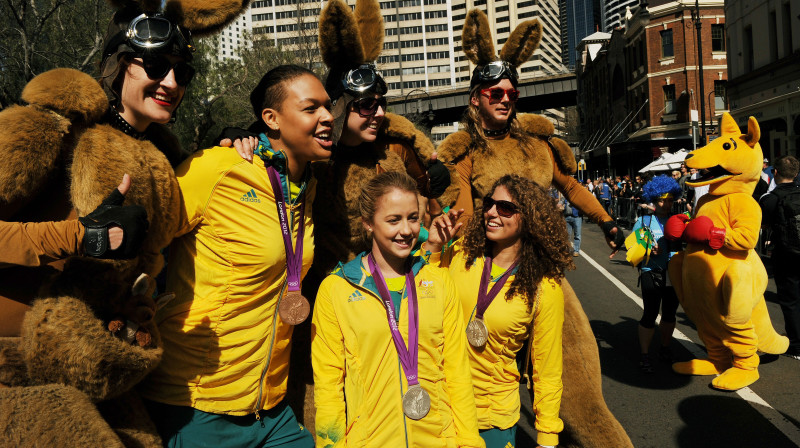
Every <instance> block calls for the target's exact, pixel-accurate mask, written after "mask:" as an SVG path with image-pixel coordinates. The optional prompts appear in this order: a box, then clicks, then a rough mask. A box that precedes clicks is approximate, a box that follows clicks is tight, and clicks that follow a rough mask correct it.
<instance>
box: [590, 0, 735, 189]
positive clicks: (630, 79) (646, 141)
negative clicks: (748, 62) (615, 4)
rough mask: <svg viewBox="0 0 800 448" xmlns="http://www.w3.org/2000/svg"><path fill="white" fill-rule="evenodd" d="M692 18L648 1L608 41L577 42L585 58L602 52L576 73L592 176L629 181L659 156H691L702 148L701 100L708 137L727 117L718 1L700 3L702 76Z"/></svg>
mask: <svg viewBox="0 0 800 448" xmlns="http://www.w3.org/2000/svg"><path fill="white" fill-rule="evenodd" d="M693 11H694V7H693V5H691V7H690V5H689V4H684V3H681V2H677V1H669V2H667V1H658V0H654V1H652V2H651V3H650V4H649V5H647V6H643V7H637V8H636V9H633V10H631V14H629V17H628V18H627V19H626V20H625V23H624V27H622V28H617V29H615V30H614V31H613V32H612V33H611V36H610V38H609V39H608V41H606V42H603V41H602V39H601V40H599V41H595V42H590V43H589V44H584V43H583V42H582V46H581V49H582V52H583V53H587V52H588V49H589V47H590V44H593V45H595V46H596V45H598V44H599V45H600V48H599V49H595V50H596V51H595V57H594V59H592V58H591V57H584V58H579V61H583V64H582V65H580V66H579V67H578V70H577V73H578V85H579V99H578V103H579V110H580V112H581V118H582V123H583V125H584V128H583V129H582V133H583V135H584V144H583V146H582V148H581V150H582V151H584V152H585V153H586V157H587V162H588V163H589V164H590V166H591V168H590V170H591V169H594V170H595V171H600V172H608V171H610V172H612V173H617V174H632V173H633V172H635V171H637V170H638V169H639V168H641V167H642V166H644V165H645V164H647V163H649V162H650V161H652V160H653V159H654V158H657V157H658V156H659V155H661V154H662V153H663V152H674V151H676V150H678V149H681V148H684V149H689V150H691V149H693V148H694V146H695V144H696V143H697V144H702V142H704V141H705V139H703V138H701V137H700V136H699V134H698V132H697V130H696V127H695V126H693V124H692V121H693V119H697V120H700V119H701V118H700V117H699V115H700V114H699V111H700V110H701V109H702V107H701V101H702V102H703V103H705V116H704V117H703V118H702V119H703V120H704V121H705V124H706V128H707V129H708V130H709V131H711V130H712V128H713V126H714V124H715V121H714V119H713V117H714V116H715V115H719V114H721V113H722V112H724V111H727V110H728V106H727V104H728V103H727V101H726V96H725V89H726V85H727V79H728V77H727V57H726V51H725V46H726V43H725V40H724V38H723V37H722V36H721V35H720V32H724V29H725V28H724V27H725V14H724V10H723V1H722V0H706V1H702V2H700V24H701V33H702V34H701V42H702V62H703V64H702V65H703V70H702V74H701V72H700V70H699V65H700V64H699V62H700V55H698V45H697V38H696V28H695V25H696V23H697V21H696V20H697V19H696V18H695V17H694V16H693ZM701 76H702V77H703V89H702V91H701V89H700V77H701ZM701 98H702V100H701ZM698 127H699V126H698Z"/></svg>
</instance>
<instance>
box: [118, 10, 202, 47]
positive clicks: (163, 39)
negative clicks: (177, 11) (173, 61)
mask: <svg viewBox="0 0 800 448" xmlns="http://www.w3.org/2000/svg"><path fill="white" fill-rule="evenodd" d="M123 43H126V44H128V46H130V47H131V49H132V50H133V52H134V53H137V54H142V55H144V54H151V53H177V54H184V55H191V53H192V52H194V51H195V48H194V44H193V43H192V35H191V33H190V32H189V30H182V29H181V28H180V27H179V26H178V25H176V24H174V23H172V22H171V21H170V20H169V19H167V18H166V17H164V15H163V14H161V13H155V14H153V15H148V14H140V15H139V16H137V17H135V18H134V19H133V20H131V21H130V23H129V24H128V28H127V29H126V30H123V31H120V32H119V33H118V34H117V35H116V36H114V38H112V39H111V40H110V41H109V43H108V45H107V46H106V50H105V52H104V56H108V55H110V54H112V53H114V52H115V51H117V47H119V46H120V45H121V44H123ZM176 50H177V51H176Z"/></svg>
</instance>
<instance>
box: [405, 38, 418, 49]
mask: <svg viewBox="0 0 800 448" xmlns="http://www.w3.org/2000/svg"><path fill="white" fill-rule="evenodd" d="M421 46H422V39H416V40H404V41H402V42H400V48H412V47H421Z"/></svg>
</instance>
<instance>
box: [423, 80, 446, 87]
mask: <svg viewBox="0 0 800 448" xmlns="http://www.w3.org/2000/svg"><path fill="white" fill-rule="evenodd" d="M428 85H429V86H431V87H436V86H449V85H450V78H444V79H431V80H430V81H428Z"/></svg>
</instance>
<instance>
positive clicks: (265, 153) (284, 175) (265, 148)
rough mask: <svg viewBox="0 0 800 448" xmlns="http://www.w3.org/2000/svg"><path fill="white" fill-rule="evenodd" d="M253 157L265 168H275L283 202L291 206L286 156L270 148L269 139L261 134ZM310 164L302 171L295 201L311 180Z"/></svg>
mask: <svg viewBox="0 0 800 448" xmlns="http://www.w3.org/2000/svg"><path fill="white" fill-rule="evenodd" d="M254 152H255V155H257V156H259V157H261V160H263V161H264V165H265V166H271V167H273V168H275V171H277V172H278V174H279V175H280V178H281V186H282V187H283V196H284V197H283V200H284V201H285V202H286V203H287V204H293V201H292V200H291V190H290V189H289V176H288V174H289V172H288V171H289V170H288V168H287V166H286V165H287V164H286V154H285V153H284V152H283V151H276V150H275V149H273V148H272V144H271V143H270V142H269V138H267V134H265V133H261V134H259V135H258V147H257V148H256V150H255V151H254ZM310 165H311V164H310V163H309V164H307V165H306V167H305V170H303V178H302V180H301V181H300V194H298V195H297V198H295V201H297V200H298V199H299V198H300V197H302V196H303V193H304V192H305V191H306V186H308V182H309V181H310V180H311V166H310Z"/></svg>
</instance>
